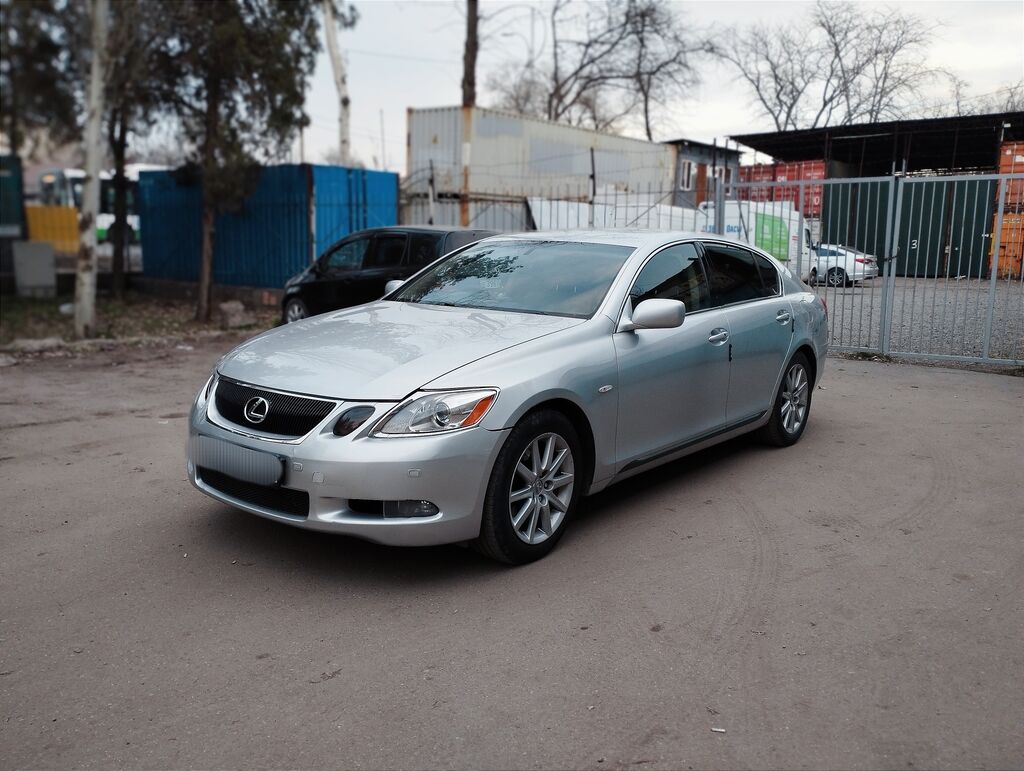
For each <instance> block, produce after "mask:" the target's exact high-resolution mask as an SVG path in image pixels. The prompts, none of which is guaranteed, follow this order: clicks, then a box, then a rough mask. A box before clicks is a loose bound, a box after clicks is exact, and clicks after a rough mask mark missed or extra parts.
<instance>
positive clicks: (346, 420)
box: [334, 405, 373, 436]
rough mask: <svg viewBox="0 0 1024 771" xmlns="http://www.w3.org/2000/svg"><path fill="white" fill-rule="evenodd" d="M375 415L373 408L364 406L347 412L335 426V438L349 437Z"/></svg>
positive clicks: (342, 414) (339, 417)
mask: <svg viewBox="0 0 1024 771" xmlns="http://www.w3.org/2000/svg"><path fill="white" fill-rule="evenodd" d="M372 415H373V407H368V406H366V405H363V406H362V407H352V408H351V409H348V410H345V411H344V412H343V413H341V415H340V416H338V422H337V423H335V424H334V435H335V436H348V435H349V434H351V433H352V432H353V431H355V430H356V429H357V428H359V427H360V426H361V425H363V423H365V422H366V421H367V420H369V419H370V417H371V416H372Z"/></svg>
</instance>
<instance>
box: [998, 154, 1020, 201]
mask: <svg viewBox="0 0 1024 771" xmlns="http://www.w3.org/2000/svg"><path fill="white" fill-rule="evenodd" d="M999 173H1000V174H1024V142H1003V144H1002V145H1001V146H1000V148H999ZM1003 190H1005V191H1006V192H1005V197H1004V198H1003V206H1004V207H1005V209H1006V211H1009V212H1022V211H1024V179H1011V180H1010V181H1009V182H1008V184H1006V185H1005V186H1004V187H1003Z"/></svg>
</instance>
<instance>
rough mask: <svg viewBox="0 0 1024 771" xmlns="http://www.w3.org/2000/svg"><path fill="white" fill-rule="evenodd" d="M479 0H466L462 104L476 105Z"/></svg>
mask: <svg viewBox="0 0 1024 771" xmlns="http://www.w3.org/2000/svg"><path fill="white" fill-rule="evenodd" d="M479 26H480V6H479V2H478V0H466V48H465V51H463V54H462V106H463V107H476V55H477V53H478V52H479V50H480V38H479V36H478V34H477V33H478V29H479Z"/></svg>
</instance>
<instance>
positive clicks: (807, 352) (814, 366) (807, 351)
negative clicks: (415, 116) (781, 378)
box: [790, 343, 818, 389]
mask: <svg viewBox="0 0 1024 771" xmlns="http://www.w3.org/2000/svg"><path fill="white" fill-rule="evenodd" d="M798 353H802V354H803V355H804V356H806V357H807V362H808V363H809V364H810V365H811V371H810V372H809V373H808V374H809V375H810V380H811V388H812V389H813V388H814V383H815V381H816V380H817V379H818V356H817V354H815V353H814V348H813V347H812V346H811V344H810V343H804V344H803V345H801V346H800V347H799V348H797V349H796V350H795V351H793V356H796V355H797V354H798ZM792 358H793V357H792V356H791V357H790V360H792Z"/></svg>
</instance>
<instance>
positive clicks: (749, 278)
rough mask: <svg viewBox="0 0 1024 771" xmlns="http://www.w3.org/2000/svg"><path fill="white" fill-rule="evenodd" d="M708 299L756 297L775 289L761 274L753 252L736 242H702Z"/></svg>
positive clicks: (730, 301) (727, 300) (727, 302)
mask: <svg viewBox="0 0 1024 771" xmlns="http://www.w3.org/2000/svg"><path fill="white" fill-rule="evenodd" d="M704 252H705V254H706V258H707V264H708V273H709V274H710V275H709V281H710V284H711V303H712V305H715V306H720V305H732V304H733V303H739V302H746V301H748V300H758V299H760V298H762V297H770V296H771V295H772V294H774V293H775V291H774V290H768V289H767V288H766V287H765V285H764V282H763V280H762V278H761V272H760V270H759V269H758V266H757V262H756V261H755V259H754V254H753V252H749V251H747V250H746V249H743V248H740V247H736V246H726V245H724V244H717V243H705V244H704Z"/></svg>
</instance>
